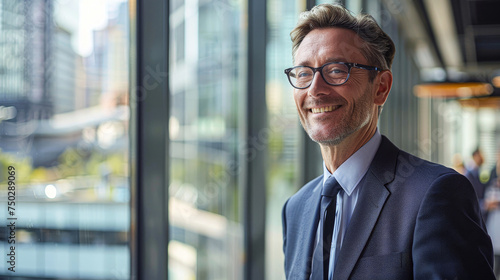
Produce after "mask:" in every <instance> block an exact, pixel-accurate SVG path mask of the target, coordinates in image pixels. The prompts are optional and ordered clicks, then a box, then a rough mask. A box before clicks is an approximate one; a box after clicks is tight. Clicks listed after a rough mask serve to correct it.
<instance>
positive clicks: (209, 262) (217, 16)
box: [168, 0, 246, 280]
mask: <svg viewBox="0 0 500 280" xmlns="http://www.w3.org/2000/svg"><path fill="white" fill-rule="evenodd" d="M170 5H171V6H170V9H171V14H170V51H169V52H170V73H171V76H170V91H171V96H170V102H171V109H170V112H171V116H170V120H169V124H170V139H171V146H170V154H171V157H170V178H171V182H170V185H169V194H170V201H169V208H170V211H169V222H170V225H169V227H170V231H171V232H170V240H171V241H170V243H169V248H168V250H169V279H174V280H176V279H201V280H203V279H217V280H218V279H222V280H224V279H227V280H233V279H242V264H243V257H244V256H243V252H242V242H243V241H242V239H243V233H242V224H241V221H240V216H241V215H242V210H243V208H242V205H240V198H239V197H240V192H239V185H238V179H239V173H240V166H239V162H238V160H239V156H240V155H239V152H238V148H239V146H238V145H239V144H240V140H239V139H238V127H237V126H238V122H240V121H241V116H242V112H241V110H240V107H239V106H240V105H239V104H240V102H242V100H243V97H244V94H245V84H244V71H242V69H245V63H244V61H245V57H246V53H245V51H244V47H243V46H244V40H245V38H246V30H245V26H244V23H243V22H244V20H245V17H244V13H245V11H244V7H245V6H246V2H244V1H220V0H216V1H195V0H192V1H181V0H175V1H170ZM240 98H241V99H240Z"/></svg>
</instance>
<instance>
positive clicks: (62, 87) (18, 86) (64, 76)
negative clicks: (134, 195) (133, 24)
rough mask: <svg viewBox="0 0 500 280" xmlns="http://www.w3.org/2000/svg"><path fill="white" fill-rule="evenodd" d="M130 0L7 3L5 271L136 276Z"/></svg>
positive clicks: (2, 198) (3, 55)
mask: <svg viewBox="0 0 500 280" xmlns="http://www.w3.org/2000/svg"><path fill="white" fill-rule="evenodd" d="M128 33H129V26H128V3H127V1H126V0H107V1H101V0H99V1H97V0H93V1H90V0H85V1H84V0H81V1H27V0H19V1H0V221H1V226H0V248H1V250H0V251H1V252H2V257H1V258H0V259H1V260H2V261H0V278H2V279H5V278H6V277H9V279H15V278H22V279H27V278H29V279H38V278H40V279H128V278H129V275H130V267H129V263H130V253H129V226H130V218H129V217H130V214H129V212H130V209H129V208H130V207H129V178H128V176H129V175H128V174H129V171H128V168H129V164H128V149H129V144H128V142H129V139H128V122H129V110H128V96H129V94H128V75H129V73H128V57H129V55H128V45H129V44H128V42H129V39H128Z"/></svg>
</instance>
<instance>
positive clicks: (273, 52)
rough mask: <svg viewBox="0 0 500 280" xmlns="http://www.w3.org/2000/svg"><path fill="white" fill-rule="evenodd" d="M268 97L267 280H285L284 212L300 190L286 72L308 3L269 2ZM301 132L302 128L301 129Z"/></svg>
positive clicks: (294, 119) (295, 127)
mask: <svg viewBox="0 0 500 280" xmlns="http://www.w3.org/2000/svg"><path fill="white" fill-rule="evenodd" d="M267 7H268V11H267V13H268V14H267V20H268V23H269V36H268V40H269V41H268V44H267V65H266V66H265V67H267V72H266V73H267V81H266V96H267V107H268V116H269V127H270V128H271V129H270V131H272V132H273V135H271V137H270V141H269V156H268V160H269V164H268V166H269V167H270V168H269V173H268V177H267V178H268V183H267V186H268V191H267V195H268V201H267V208H266V211H267V213H266V247H267V248H266V265H267V266H266V279H269V280H271V279H285V275H284V269H283V263H284V259H283V237H282V229H281V208H282V207H283V205H284V204H285V201H286V199H287V198H289V197H290V196H291V195H292V194H293V193H295V190H297V187H298V186H297V174H298V173H299V172H297V171H298V170H299V168H301V167H300V166H299V165H300V163H299V162H298V160H297V159H298V152H299V146H298V136H299V131H300V130H299V122H298V118H297V111H296V107H295V103H294V100H293V88H292V86H291V85H290V83H289V82H288V79H287V77H286V75H285V74H284V72H283V70H284V69H286V68H289V67H291V66H293V61H292V42H291V41H290V31H292V29H293V28H294V27H295V24H296V23H297V20H298V14H299V13H300V12H301V11H304V10H305V1H302V0H296V1H294V2H293V1H292V2H290V1H289V0H288V1H285V0H269V1H268V6H267ZM300 129H301V128H300Z"/></svg>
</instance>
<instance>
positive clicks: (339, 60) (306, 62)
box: [294, 57, 349, 66]
mask: <svg viewBox="0 0 500 280" xmlns="http://www.w3.org/2000/svg"><path fill="white" fill-rule="evenodd" d="M323 62H324V63H323V65H324V64H327V63H331V62H349V61H346V59H345V58H342V57H331V58H327V59H325V60H324V61H323ZM294 66H309V64H308V61H301V62H300V63H297V64H296V65H294Z"/></svg>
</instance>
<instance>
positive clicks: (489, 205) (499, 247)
mask: <svg viewBox="0 0 500 280" xmlns="http://www.w3.org/2000/svg"><path fill="white" fill-rule="evenodd" d="M499 173H500V148H499V150H498V152H497V161H496V165H495V167H494V168H493V169H492V170H491V174H492V176H491V178H490V184H489V185H488V187H487V189H486V192H485V199H484V208H485V211H486V213H487V214H486V227H487V229H488V233H489V234H490V236H491V241H492V242H493V252H494V254H495V266H494V268H495V269H494V270H495V276H496V277H497V279H500V178H499V177H498V176H497V175H498V174H499Z"/></svg>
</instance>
